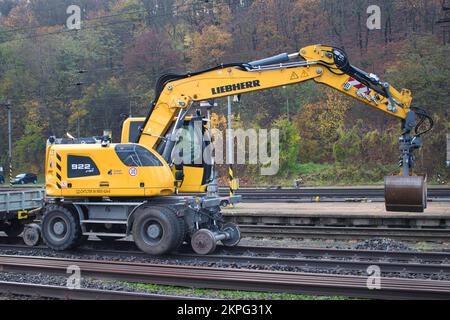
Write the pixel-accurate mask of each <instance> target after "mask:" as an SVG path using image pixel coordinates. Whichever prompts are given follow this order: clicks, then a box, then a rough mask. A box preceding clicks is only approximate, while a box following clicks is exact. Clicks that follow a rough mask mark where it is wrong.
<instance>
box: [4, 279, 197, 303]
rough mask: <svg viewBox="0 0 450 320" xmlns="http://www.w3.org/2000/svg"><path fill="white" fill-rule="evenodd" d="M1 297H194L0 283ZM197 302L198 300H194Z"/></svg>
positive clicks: (180, 298)
mask: <svg viewBox="0 0 450 320" xmlns="http://www.w3.org/2000/svg"><path fill="white" fill-rule="evenodd" d="M0 293H2V294H3V295H14V296H18V295H19V296H27V297H32V298H51V299H63V300H192V299H196V298H195V297H183V296H172V295H162V294H150V293H142V292H126V291H113V290H100V289H90V288H80V289H70V288H67V287H62V286H52V285H41V284H34V283H20V282H9V281H0ZM196 300H198V298H197V299H196Z"/></svg>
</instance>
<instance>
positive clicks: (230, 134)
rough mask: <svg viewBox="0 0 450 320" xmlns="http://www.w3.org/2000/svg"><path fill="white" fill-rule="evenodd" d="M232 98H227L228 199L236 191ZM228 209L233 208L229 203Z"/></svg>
mask: <svg viewBox="0 0 450 320" xmlns="http://www.w3.org/2000/svg"><path fill="white" fill-rule="evenodd" d="M232 104H233V101H232V97H231V96H228V148H227V149H228V160H229V164H228V178H229V184H230V197H232V196H233V195H234V190H235V189H236V187H235V184H234V172H233V163H234V161H233V160H234V159H233V158H234V148H233V146H234V143H233V131H232V130H233V123H232V119H231V117H232ZM230 208H233V204H231V203H230Z"/></svg>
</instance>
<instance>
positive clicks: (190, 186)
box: [178, 166, 207, 193]
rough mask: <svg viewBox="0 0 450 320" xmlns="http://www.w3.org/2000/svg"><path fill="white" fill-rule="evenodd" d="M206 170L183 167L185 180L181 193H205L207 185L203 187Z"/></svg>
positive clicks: (180, 189)
mask: <svg viewBox="0 0 450 320" xmlns="http://www.w3.org/2000/svg"><path fill="white" fill-rule="evenodd" d="M204 172H205V170H204V168H201V167H189V166H183V173H184V179H183V183H182V184H181V186H180V187H179V188H178V191H179V192H185V193H195V192H205V191H206V187H207V185H202V181H203V175H204Z"/></svg>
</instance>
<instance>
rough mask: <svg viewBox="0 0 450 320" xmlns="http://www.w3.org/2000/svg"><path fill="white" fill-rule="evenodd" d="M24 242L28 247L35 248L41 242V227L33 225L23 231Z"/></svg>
mask: <svg viewBox="0 0 450 320" xmlns="http://www.w3.org/2000/svg"><path fill="white" fill-rule="evenodd" d="M22 237H23V242H25V244H26V245H27V246H30V247H34V246H37V245H38V244H39V243H40V242H41V239H42V238H41V227H40V226H39V225H38V224H35V223H31V224H29V225H27V226H26V227H25V230H24V231H23V235H22Z"/></svg>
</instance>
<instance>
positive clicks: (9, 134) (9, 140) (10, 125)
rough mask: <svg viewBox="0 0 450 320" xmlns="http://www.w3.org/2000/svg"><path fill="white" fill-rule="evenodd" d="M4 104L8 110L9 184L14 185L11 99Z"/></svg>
mask: <svg viewBox="0 0 450 320" xmlns="http://www.w3.org/2000/svg"><path fill="white" fill-rule="evenodd" d="M2 106H4V107H6V109H7V110H8V165H9V185H10V186H11V187H12V119H11V106H12V104H11V101H10V100H7V101H6V103H2Z"/></svg>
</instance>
